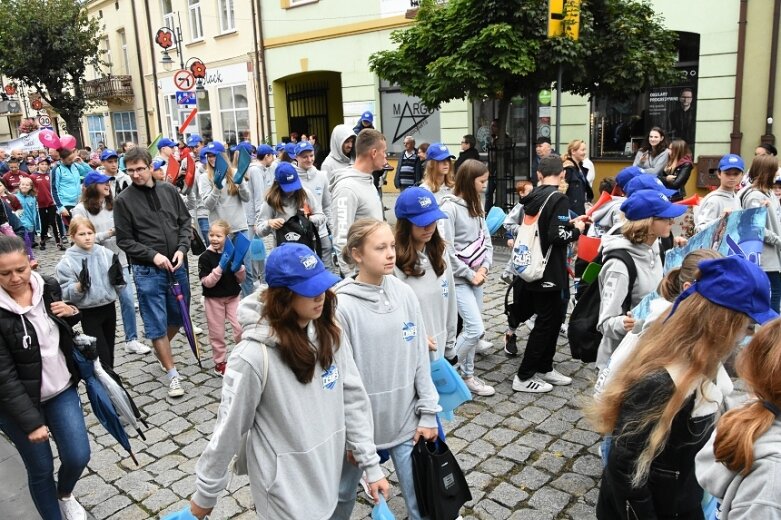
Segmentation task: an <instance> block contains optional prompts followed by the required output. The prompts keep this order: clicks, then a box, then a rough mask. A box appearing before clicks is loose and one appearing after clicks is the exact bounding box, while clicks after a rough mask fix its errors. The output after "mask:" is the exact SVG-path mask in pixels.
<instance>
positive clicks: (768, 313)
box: [591, 256, 778, 520]
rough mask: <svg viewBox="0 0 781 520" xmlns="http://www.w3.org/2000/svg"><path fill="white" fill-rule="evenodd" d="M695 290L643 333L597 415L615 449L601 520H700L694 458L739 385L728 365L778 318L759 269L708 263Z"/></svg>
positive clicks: (735, 261)
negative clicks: (753, 328) (751, 329)
mask: <svg viewBox="0 0 781 520" xmlns="http://www.w3.org/2000/svg"><path fill="white" fill-rule="evenodd" d="M698 268H699V271H698V273H697V274H696V281H695V282H694V284H693V285H692V286H691V287H689V288H688V289H686V290H685V291H684V292H683V293H681V295H680V296H678V298H677V299H676V301H675V304H674V305H673V308H672V311H671V312H670V314H669V316H667V317H666V318H665V319H659V320H656V321H655V322H654V323H653V324H652V325H651V326H650V328H649V329H648V330H647V331H645V332H644V333H643V335H642V336H641V338H640V340H639V343H638V344H637V347H636V350H635V352H634V354H633V356H632V357H631V358H630V359H627V360H626V361H625V362H624V364H622V365H621V367H620V370H619V372H618V373H616V374H615V375H614V376H613V379H611V381H610V382H609V383H608V385H607V387H606V388H605V390H604V392H603V393H602V394H601V395H600V396H599V398H598V400H597V401H596V403H595V405H594V406H593V408H592V410H591V412H592V413H593V418H594V419H595V423H596V427H597V431H599V432H600V433H602V434H603V435H612V436H613V441H612V445H611V446H610V450H609V454H608V456H607V465H606V467H605V469H604V472H603V473H602V480H601V482H600V490H599V499H598V501H597V518H599V519H611V520H612V519H630V520H636V519H645V518H649V519H651V518H652V519H672V518H676V519H692V520H693V519H702V518H703V512H702V506H701V501H702V495H703V493H702V488H700V486H699V484H698V483H697V479H696V476H695V473H694V457H695V456H696V454H697V452H698V451H699V450H700V448H702V447H703V446H704V445H705V443H706V442H707V440H708V438H709V437H710V434H711V432H712V430H713V425H714V423H715V420H716V419H717V418H718V415H719V413H720V411H721V408H722V406H723V402H724V398H725V397H726V396H727V395H729V393H730V392H731V390H732V382H731V381H730V378H729V376H728V375H727V373H726V371H725V370H724V367H723V366H722V364H721V363H722V361H723V360H724V359H726V358H727V357H728V356H729V355H730V353H731V352H732V351H733V350H734V349H735V347H736V345H737V344H738V343H739V342H740V341H741V339H742V338H743V337H744V336H745V334H746V330H747V327H748V326H749V325H750V324H752V323H754V322H756V323H759V324H762V323H764V322H766V321H768V320H769V319H772V318H774V317H776V316H778V315H777V314H776V313H775V312H774V311H773V310H772V309H771V308H770V287H769V284H768V282H767V280H766V279H765V278H766V277H765V278H763V275H764V273H763V272H762V270H761V269H760V268H759V267H758V266H757V265H755V264H753V263H751V262H749V261H748V260H745V259H743V258H741V257H737V256H731V257H727V258H717V259H713V260H703V261H702V262H700V263H699V264H698Z"/></svg>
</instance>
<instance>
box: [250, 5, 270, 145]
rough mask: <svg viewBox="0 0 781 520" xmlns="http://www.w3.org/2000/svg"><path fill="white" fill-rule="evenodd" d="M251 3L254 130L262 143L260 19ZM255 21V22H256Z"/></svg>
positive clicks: (263, 138) (263, 132)
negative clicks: (255, 104) (255, 118)
mask: <svg viewBox="0 0 781 520" xmlns="http://www.w3.org/2000/svg"><path fill="white" fill-rule="evenodd" d="M251 5H252V44H253V48H254V50H255V63H254V67H253V72H254V73H255V94H256V95H255V102H256V103H258V105H259V107H258V116H259V117H258V119H257V123H256V126H255V131H256V132H257V133H258V140H259V141H260V142H261V143H262V142H265V135H263V134H265V133H266V132H265V131H261V128H262V127H263V123H262V121H263V110H262V109H261V107H262V106H263V93H262V92H261V89H262V88H263V85H262V84H261V83H260V49H259V48H258V26H257V23H259V22H260V20H259V19H258V18H257V16H256V11H255V8H256V5H255V2H251ZM256 22H257V23H256Z"/></svg>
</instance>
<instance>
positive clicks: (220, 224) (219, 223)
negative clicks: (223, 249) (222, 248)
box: [209, 219, 231, 237]
mask: <svg viewBox="0 0 781 520" xmlns="http://www.w3.org/2000/svg"><path fill="white" fill-rule="evenodd" d="M213 227H217V228H220V229H222V230H223V231H224V232H225V236H226V237H227V236H228V235H230V234H231V225H230V224H228V222H227V221H225V220H223V219H219V220H215V221H214V222H212V223H211V224H209V231H211V229H212V228H213Z"/></svg>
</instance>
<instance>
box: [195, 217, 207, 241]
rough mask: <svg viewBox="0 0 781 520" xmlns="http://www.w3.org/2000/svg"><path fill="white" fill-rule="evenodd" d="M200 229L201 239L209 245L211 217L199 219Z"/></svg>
mask: <svg viewBox="0 0 781 520" xmlns="http://www.w3.org/2000/svg"><path fill="white" fill-rule="evenodd" d="M198 228H199V229H200V230H201V238H203V241H204V243H205V244H206V246H207V247H208V245H209V217H198Z"/></svg>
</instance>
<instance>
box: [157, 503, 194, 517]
mask: <svg viewBox="0 0 781 520" xmlns="http://www.w3.org/2000/svg"><path fill="white" fill-rule="evenodd" d="M162 520H198V519H197V518H195V515H193V514H192V513H191V512H190V506H185V507H184V509H181V510H179V511H174V512H173V513H168V514H167V515H165V516H164V517H163V518H162Z"/></svg>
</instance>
